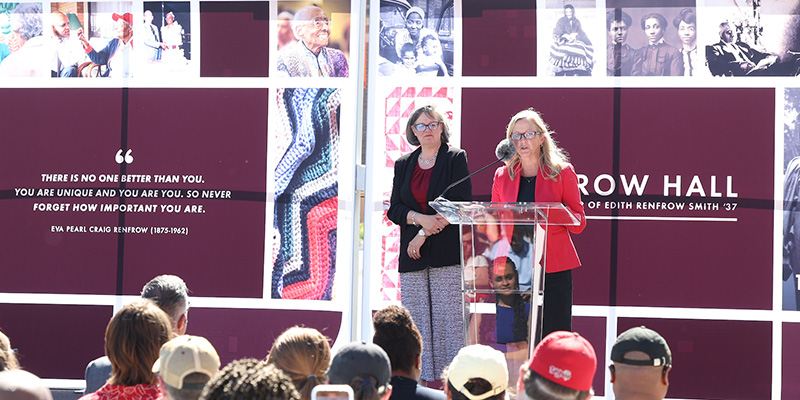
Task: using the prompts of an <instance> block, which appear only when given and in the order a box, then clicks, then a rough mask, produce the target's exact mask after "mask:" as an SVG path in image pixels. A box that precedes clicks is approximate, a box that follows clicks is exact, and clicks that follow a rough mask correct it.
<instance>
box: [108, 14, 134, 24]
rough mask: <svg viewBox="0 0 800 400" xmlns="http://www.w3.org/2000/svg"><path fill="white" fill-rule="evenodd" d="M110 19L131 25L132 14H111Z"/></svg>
mask: <svg viewBox="0 0 800 400" xmlns="http://www.w3.org/2000/svg"><path fill="white" fill-rule="evenodd" d="M111 19H113V20H114V21H116V20H119V19H121V20H123V21H125V22H127V23H128V24H129V25H133V14H131V13H125V14H117V13H114V14H111Z"/></svg>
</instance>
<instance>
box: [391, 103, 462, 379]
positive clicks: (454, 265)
mask: <svg viewBox="0 0 800 400" xmlns="http://www.w3.org/2000/svg"><path fill="white" fill-rule="evenodd" d="M406 138H407V139H408V142H409V143H410V144H411V145H413V146H420V147H419V148H417V149H416V150H414V151H412V152H411V153H408V154H405V155H403V156H402V157H400V158H398V159H397V161H395V165H394V181H393V186H392V197H391V202H390V205H389V210H388V212H387V216H388V218H389V219H390V220H391V221H392V222H394V223H395V224H397V225H399V226H400V259H399V265H398V269H399V272H400V290H401V301H402V303H403V305H404V306H405V307H406V308H408V310H409V311H410V312H411V317H412V318H413V319H414V323H415V324H416V325H417V328H419V330H420V333H421V334H422V342H423V354H422V365H421V379H422V380H424V381H432V380H436V379H438V378H439V376H441V372H442V369H443V368H444V367H445V366H447V365H448V364H449V363H450V361H451V360H452V359H453V357H455V355H456V353H458V350H459V349H461V347H463V346H464V327H463V319H462V315H461V314H462V313H463V296H462V294H461V250H460V247H459V246H461V238H460V236H459V231H458V226H456V225H449V224H448V222H447V221H446V220H445V219H444V218H443V217H441V216H439V215H437V214H436V211H434V210H433V209H432V208H431V207H430V206H428V202H429V201H432V200H434V199H435V198H436V197H438V196H440V195H441V194H442V192H443V191H444V190H445V189H446V188H447V186H448V185H450V184H451V183H453V182H455V181H457V180H459V179H461V178H464V177H465V176H467V175H469V169H468V167H467V153H466V152H465V151H464V150H461V149H457V148H453V147H450V146H448V145H447V142H448V141H449V139H450V131H449V128H448V126H447V119H446V118H444V116H443V115H442V114H441V113H440V112H439V111H437V110H436V108H435V107H434V106H432V105H426V106H422V107H420V108H417V109H416V110H414V112H413V113H411V116H410V117H409V118H408V123H407V124H406ZM446 197H447V199H448V200H452V201H460V200H472V184H471V182H470V181H469V180H466V181H464V182H462V183H460V184H458V185H456V186H454V187H453V188H452V189H450V190H449V191H448V192H447V194H446Z"/></svg>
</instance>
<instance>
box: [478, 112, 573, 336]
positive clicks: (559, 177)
mask: <svg viewBox="0 0 800 400" xmlns="http://www.w3.org/2000/svg"><path fill="white" fill-rule="evenodd" d="M506 137H507V138H509V139H510V140H511V141H513V142H514V145H515V147H516V151H517V154H516V155H515V156H514V158H512V159H511V161H509V162H508V164H507V165H506V166H503V167H500V168H498V169H497V171H495V174H494V185H493V187H492V201H493V202H509V203H510V202H533V201H537V202H556V203H563V204H564V205H566V206H567V208H568V209H569V210H570V211H571V212H572V214H573V215H574V216H575V218H576V219H577V220H578V221H580V225H577V226H567V227H565V226H549V227H548V231H547V250H546V254H547V259H546V261H545V272H546V274H545V285H544V286H545V292H544V305H545V307H544V314H543V317H542V337H544V336H547V334H549V333H551V332H555V331H572V269H573V268H577V267H579V266H580V265H581V262H580V260H579V259H578V253H577V252H576V251H575V246H574V245H573V244H572V238H570V235H569V232H573V233H580V232H581V231H583V228H585V227H586V214H584V211H583V203H582V202H581V194H580V190H579V189H578V178H577V176H576V175H575V169H574V168H573V167H572V165H571V164H570V163H569V161H568V158H567V155H566V154H565V152H564V150H563V149H561V148H560V147H558V144H557V143H556V141H555V140H553V138H552V137H551V132H550V131H549V129H548V126H547V124H545V122H544V120H542V117H541V116H540V115H539V113H538V112H536V111H534V110H533V109H532V108H529V109H527V110H522V111H520V112H518V113H517V114H516V115H514V117H512V118H511V122H509V123H508V127H507V129H506ZM504 235H505V236H506V237H507V238H506V240H508V241H509V242H511V234H510V232H504Z"/></svg>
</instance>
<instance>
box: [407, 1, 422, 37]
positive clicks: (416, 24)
mask: <svg viewBox="0 0 800 400" xmlns="http://www.w3.org/2000/svg"><path fill="white" fill-rule="evenodd" d="M424 24H425V11H422V9H421V8H419V7H411V8H409V9H408V11H406V29H407V30H408V34H409V35H410V36H411V38H413V39H415V41H416V38H418V37H419V34H420V32H422V26H423V25H424Z"/></svg>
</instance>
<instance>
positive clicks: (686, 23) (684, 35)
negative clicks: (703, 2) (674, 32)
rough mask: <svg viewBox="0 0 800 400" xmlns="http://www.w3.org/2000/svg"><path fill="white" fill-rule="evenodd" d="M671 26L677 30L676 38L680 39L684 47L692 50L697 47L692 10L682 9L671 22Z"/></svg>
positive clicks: (695, 24) (695, 21)
mask: <svg viewBox="0 0 800 400" xmlns="http://www.w3.org/2000/svg"><path fill="white" fill-rule="evenodd" d="M672 25H674V26H675V27H676V28H678V37H679V38H681V42H682V43H683V46H684V47H686V48H693V47H695V46H696V45H697V17H695V15H694V10H693V9H691V8H684V9H682V10H681V12H680V13H679V14H678V15H677V16H676V17H675V19H673V20H672Z"/></svg>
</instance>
